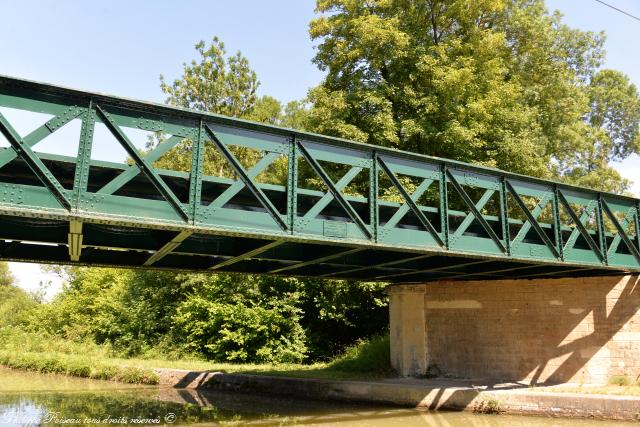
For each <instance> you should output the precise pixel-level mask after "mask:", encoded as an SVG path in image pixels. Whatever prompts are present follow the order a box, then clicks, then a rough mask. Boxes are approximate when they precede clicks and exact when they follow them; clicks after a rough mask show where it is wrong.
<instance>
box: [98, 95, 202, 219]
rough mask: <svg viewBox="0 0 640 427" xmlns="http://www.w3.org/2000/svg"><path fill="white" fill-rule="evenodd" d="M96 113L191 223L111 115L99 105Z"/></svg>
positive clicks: (168, 189)
mask: <svg viewBox="0 0 640 427" xmlns="http://www.w3.org/2000/svg"><path fill="white" fill-rule="evenodd" d="M96 111H97V112H98V114H99V115H100V118H101V119H102V121H103V122H104V124H105V126H107V128H108V129H109V131H110V132H111V133H112V134H113V136H115V137H116V139H117V140H118V142H119V143H120V145H122V147H123V148H124V149H125V150H126V152H127V154H128V155H129V156H131V158H132V159H133V160H134V162H136V164H137V165H138V167H139V168H140V169H142V172H143V173H144V174H145V175H146V176H147V178H149V181H151V183H152V184H153V186H154V187H156V189H157V190H158V191H159V192H160V194H161V195H162V197H164V198H165V200H166V201H167V202H169V204H170V205H171V207H172V208H173V209H174V210H175V211H176V213H177V214H178V215H179V216H180V217H182V219H183V220H184V221H189V214H188V213H187V211H185V210H184V208H183V207H182V204H181V203H180V201H179V200H178V199H177V198H176V196H175V195H174V194H173V192H172V191H171V189H170V188H169V187H168V186H167V184H165V182H164V181H163V180H162V178H160V175H158V174H157V173H156V171H155V170H154V169H153V167H152V166H151V165H150V164H149V163H147V161H146V160H145V159H144V157H142V156H141V155H140V153H139V152H138V150H137V149H136V147H135V146H134V145H133V143H132V142H131V141H130V140H129V138H128V137H127V135H125V134H124V133H123V132H122V130H121V129H120V127H119V126H118V125H117V124H116V123H115V122H114V121H113V119H112V118H111V116H110V114H109V113H108V112H106V111H105V110H103V109H102V108H101V107H100V106H99V105H96Z"/></svg>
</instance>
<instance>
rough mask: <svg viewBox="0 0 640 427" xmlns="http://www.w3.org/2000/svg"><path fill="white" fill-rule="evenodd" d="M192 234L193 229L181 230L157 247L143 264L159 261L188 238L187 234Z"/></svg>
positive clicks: (147, 264) (148, 264)
mask: <svg viewBox="0 0 640 427" xmlns="http://www.w3.org/2000/svg"><path fill="white" fill-rule="evenodd" d="M192 234H193V231H191V230H184V231H181V232H180V233H178V234H177V235H176V236H175V237H174V238H173V239H171V240H170V241H169V242H167V243H165V244H164V245H163V246H162V247H161V248H160V249H158V250H157V251H156V252H155V253H154V254H153V255H151V256H150V257H149V259H147V260H146V261H145V262H144V265H145V266H150V265H153V264H155V263H156V262H158V261H160V260H161V259H162V258H164V257H165V256H167V255H169V254H170V253H171V252H173V251H174V250H175V249H176V248H177V247H178V246H180V244H182V242H184V241H185V240H186V239H188V238H189V236H191V235H192Z"/></svg>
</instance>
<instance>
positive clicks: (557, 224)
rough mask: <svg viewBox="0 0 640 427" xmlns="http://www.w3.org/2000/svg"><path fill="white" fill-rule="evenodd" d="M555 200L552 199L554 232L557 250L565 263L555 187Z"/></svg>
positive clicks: (556, 187) (554, 188)
mask: <svg viewBox="0 0 640 427" xmlns="http://www.w3.org/2000/svg"><path fill="white" fill-rule="evenodd" d="M552 191H553V198H552V199H551V209H552V210H553V224H552V226H553V232H554V235H555V238H556V249H557V250H558V254H559V255H560V260H562V261H564V243H563V242H562V221H561V220H560V201H559V200H558V186H557V185H554V186H553V190H552Z"/></svg>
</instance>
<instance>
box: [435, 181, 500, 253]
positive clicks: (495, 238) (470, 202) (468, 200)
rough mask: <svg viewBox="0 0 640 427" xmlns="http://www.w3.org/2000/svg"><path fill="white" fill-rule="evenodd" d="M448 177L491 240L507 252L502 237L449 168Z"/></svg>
mask: <svg viewBox="0 0 640 427" xmlns="http://www.w3.org/2000/svg"><path fill="white" fill-rule="evenodd" d="M447 177H448V178H449V181H450V182H451V184H452V185H453V188H454V189H455V190H456V192H457V193H458V194H459V195H460V197H461V198H462V201H463V202H464V203H465V205H467V207H468V208H469V210H470V211H471V213H473V216H475V217H476V219H477V220H478V222H479V223H480V225H481V226H482V228H484V230H485V231H486V232H487V234H488V235H489V237H490V238H491V240H493V242H494V243H495V244H496V246H498V248H500V250H501V251H502V252H504V253H506V252H507V248H505V246H504V244H503V243H502V241H501V240H500V238H499V237H498V236H497V235H496V233H495V231H493V229H492V228H491V226H490V225H489V224H488V223H487V220H486V219H484V217H483V216H482V214H481V213H480V211H479V210H478V209H477V208H476V205H475V203H473V200H471V197H469V195H468V194H467V192H466V191H464V188H462V186H461V185H460V183H458V181H457V180H456V177H455V176H453V174H452V173H451V171H450V170H449V169H447Z"/></svg>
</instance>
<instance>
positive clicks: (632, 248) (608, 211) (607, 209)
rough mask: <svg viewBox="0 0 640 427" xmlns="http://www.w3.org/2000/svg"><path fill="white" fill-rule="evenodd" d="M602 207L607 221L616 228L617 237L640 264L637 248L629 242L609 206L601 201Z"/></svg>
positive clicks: (639, 253) (639, 254)
mask: <svg viewBox="0 0 640 427" xmlns="http://www.w3.org/2000/svg"><path fill="white" fill-rule="evenodd" d="M602 207H603V210H604V211H605V213H606V214H607V216H608V217H609V219H611V222H612V223H613V225H614V227H616V230H618V236H620V238H621V239H622V241H623V242H624V244H625V245H627V247H628V248H629V250H630V251H631V253H632V254H633V256H634V257H635V258H636V260H637V261H638V262H640V252H639V251H638V248H636V246H635V245H634V244H633V242H631V240H630V239H629V236H627V233H626V232H625V231H624V228H622V226H621V225H620V223H619V222H618V218H616V216H615V215H614V213H613V211H612V210H611V208H610V207H609V204H608V203H607V202H606V201H605V200H604V199H602Z"/></svg>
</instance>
